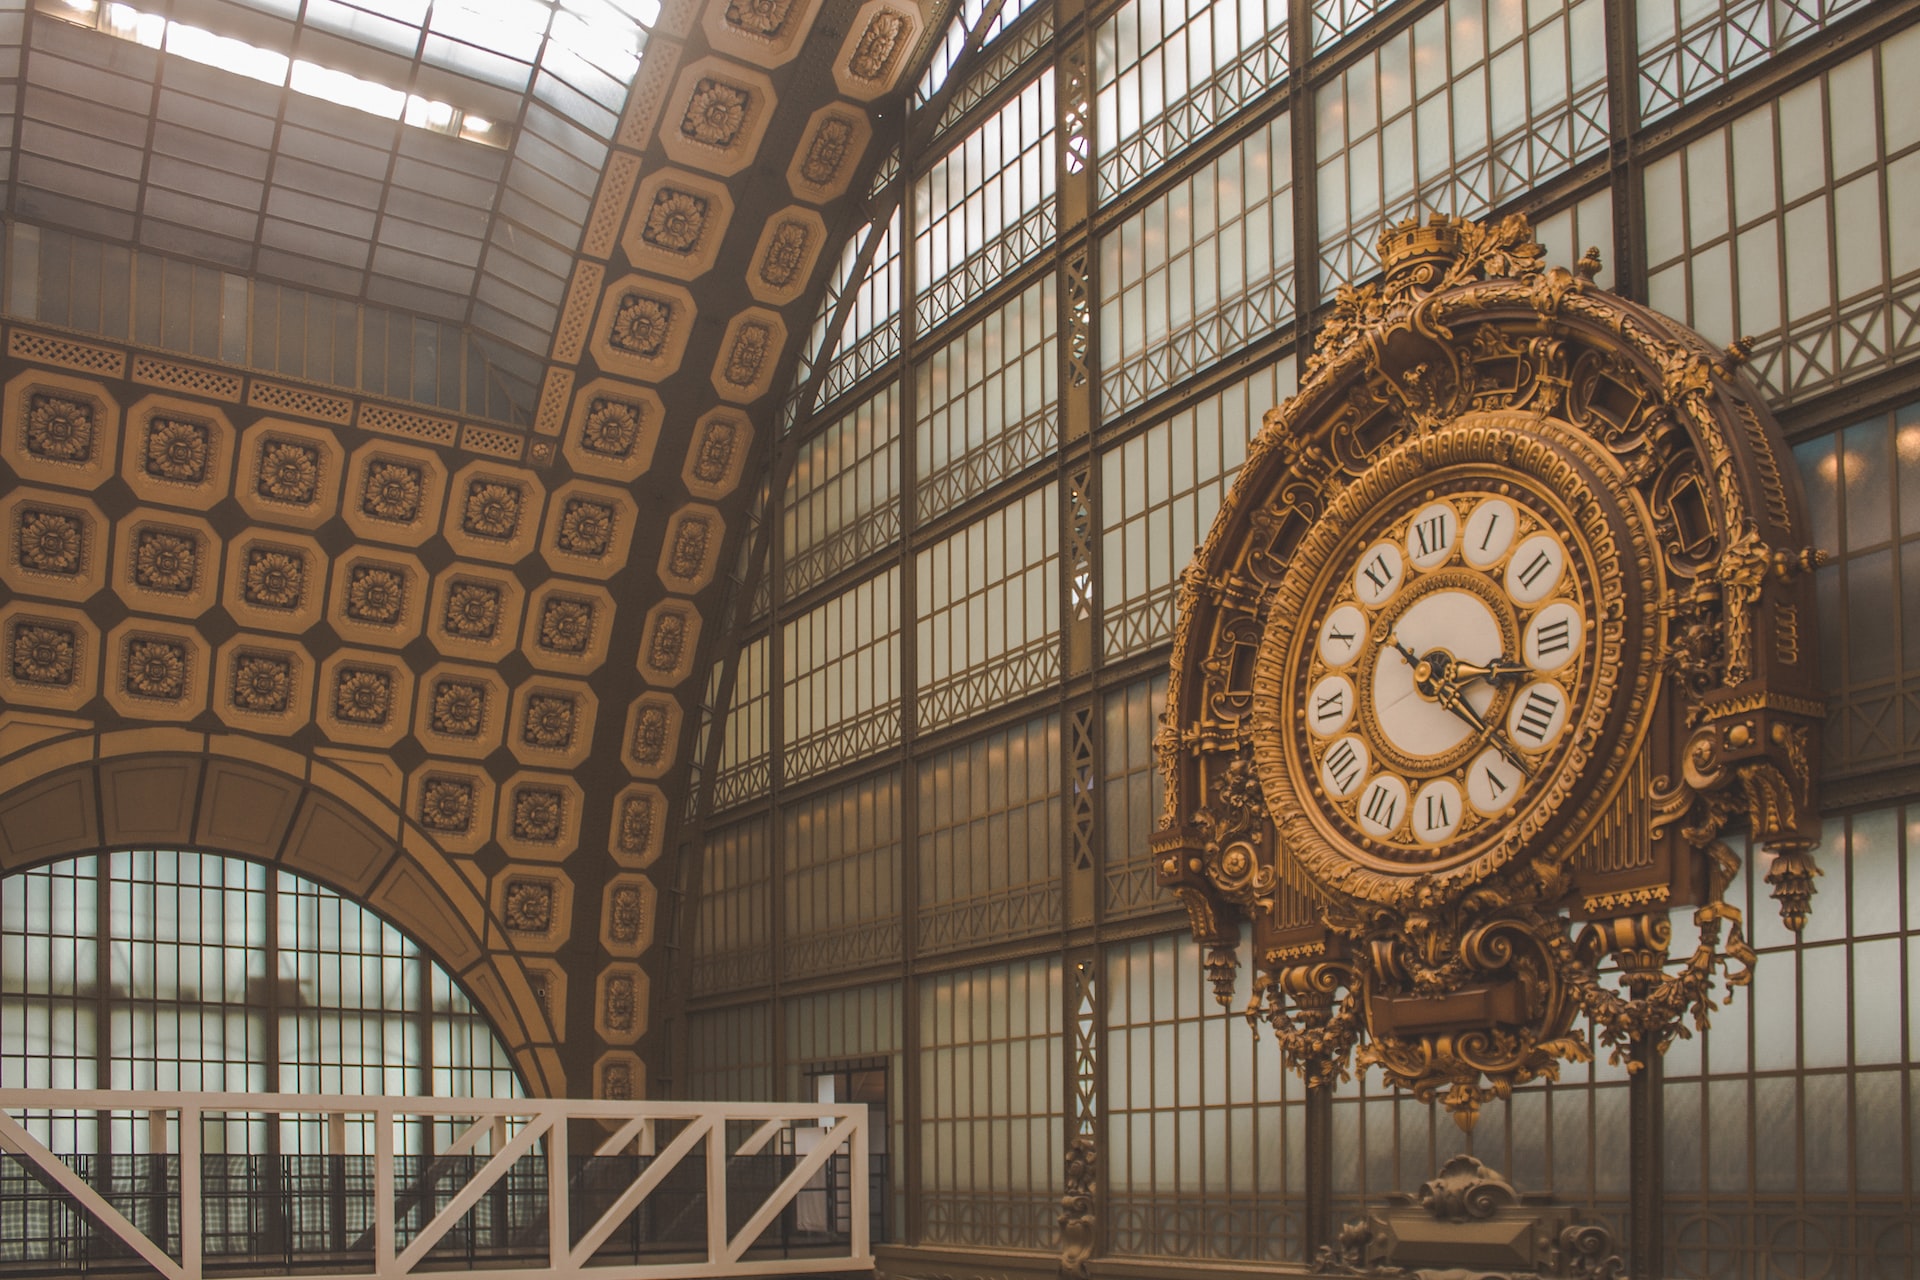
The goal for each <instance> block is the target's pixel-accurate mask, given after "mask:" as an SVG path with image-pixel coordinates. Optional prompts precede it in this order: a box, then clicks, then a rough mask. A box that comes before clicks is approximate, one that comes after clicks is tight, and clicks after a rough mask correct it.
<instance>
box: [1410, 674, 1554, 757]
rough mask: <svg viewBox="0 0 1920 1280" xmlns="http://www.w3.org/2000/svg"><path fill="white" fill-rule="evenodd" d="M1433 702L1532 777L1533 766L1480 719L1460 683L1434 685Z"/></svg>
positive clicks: (1455, 681) (1450, 682) (1454, 681)
mask: <svg viewBox="0 0 1920 1280" xmlns="http://www.w3.org/2000/svg"><path fill="white" fill-rule="evenodd" d="M1456 669H1457V668H1456ZM1433 700H1434V701H1435V702H1438V703H1439V704H1440V705H1441V706H1443V707H1445V708H1446V709H1447V710H1448V711H1451V712H1452V713H1453V714H1454V715H1456V716H1458V717H1460V719H1462V720H1464V721H1466V722H1467V723H1468V724H1470V725H1472V726H1473V728H1474V731H1475V732H1476V733H1480V734H1483V735H1485V737H1486V739H1487V741H1489V742H1491V743H1492V744H1493V749H1494V750H1495V751H1498V752H1499V753H1500V754H1501V755H1502V756H1505V757H1506V760H1507V763H1508V764H1510V765H1512V766H1513V767H1514V768H1516V769H1518V770H1519V771H1520V773H1521V775H1522V776H1524V777H1528V778H1531V777H1532V776H1533V766H1532V765H1530V764H1528V763H1527V761H1526V758H1525V757H1524V756H1522V755H1521V754H1520V753H1519V752H1518V751H1517V750H1515V749H1514V746H1513V744H1512V743H1510V742H1508V741H1507V739H1506V737H1505V735H1503V734H1499V733H1495V732H1494V731H1493V729H1492V727H1491V726H1489V725H1488V724H1487V722H1486V721H1485V720H1483V719H1482V718H1481V716H1480V713H1479V712H1478V711H1475V710H1474V709H1473V707H1472V706H1471V705H1469V704H1468V702H1467V700H1466V698H1465V697H1463V696H1462V695H1461V693H1460V682H1459V681H1458V680H1448V681H1445V682H1444V683H1436V686H1435V688H1434V691H1433Z"/></svg>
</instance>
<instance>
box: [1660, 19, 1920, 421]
mask: <svg viewBox="0 0 1920 1280" xmlns="http://www.w3.org/2000/svg"><path fill="white" fill-rule="evenodd" d="M1917 63H1920V30H1913V29H1909V30H1908V31H1906V32H1904V33H1902V34H1901V35H1898V36H1896V37H1894V38H1893V39H1891V40H1888V41H1887V42H1886V43H1885V44H1884V45H1882V46H1881V47H1880V48H1878V49H1870V50H1867V51H1866V52H1864V53H1860V54H1857V55H1855V56H1854V57H1852V58H1849V59H1848V60H1847V61H1845V62H1842V63H1840V64H1839V65H1838V66H1836V67H1834V68H1833V69H1832V70H1831V71H1828V72H1827V73H1826V74H1825V75H1823V76H1818V77H1816V78H1814V79H1811V80H1808V81H1807V82H1806V83H1804V84H1802V85H1799V86H1797V87H1795V88H1793V89H1791V90H1788V91H1787V92H1786V93H1783V94H1782V95H1780V97H1779V98H1778V99H1776V100H1775V101H1772V102H1769V103H1767V104H1766V105H1764V106H1761V107H1758V108H1756V109H1754V110H1752V111H1749V112H1746V113H1745V114H1743V115H1741V116H1740V117H1738V118H1737V119H1735V120H1734V121H1733V123H1732V124H1730V125H1728V126H1726V127H1725V128H1722V129H1717V130H1715V131H1713V132H1712V133H1710V134H1708V135H1706V136H1705V137H1703V138H1700V139H1698V140H1696V141H1694V142H1692V143H1690V144H1689V145H1688V146H1687V147H1685V148H1684V149H1682V150H1678V151H1675V152H1673V153H1672V154H1670V155H1668V156H1665V157H1664V158H1662V159H1661V160H1659V161H1657V162H1655V163H1654V164H1652V165H1649V166H1648V168H1647V175H1646V208H1647V263H1648V278H1647V296H1648V300H1649V301H1650V302H1651V303H1652V304H1653V305H1654V306H1655V307H1657V308H1659V309H1661V310H1663V311H1666V312H1667V313H1669V314H1671V315H1675V316H1678V317H1680V318H1681V319H1684V320H1685V321H1686V322H1687V323H1688V324H1691V325H1693V326H1694V327H1695V328H1697V329H1699V330H1700V332H1702V333H1703V334H1705V335H1706V336H1707V337H1708V338H1710V339H1712V340H1713V341H1715V342H1731V341H1733V340H1734V339H1735V338H1737V337H1742V336H1748V337H1752V338H1754V339H1756V343H1755V346H1754V351H1753V357H1752V373H1753V376H1754V377H1755V378H1756V379H1757V380H1758V381H1759V382H1760V383H1761V384H1762V385H1763V387H1764V388H1765V389H1766V391H1767V394H1768V396H1769V397H1770V398H1771V399H1772V400H1773V401H1774V403H1776V404H1794V403H1799V402H1801V401H1803V400H1805V399H1806V398H1807V397H1808V396H1810V395H1812V394H1814V393H1817V392H1821V391H1826V390H1830V389H1831V388H1833V387H1834V386H1837V385H1839V384H1841V383H1844V382H1850V381H1856V380H1858V379H1859V378H1861V377H1864V376H1867V375H1870V374H1874V373H1878V372H1881V371H1883V370H1886V369H1890V368H1893V367H1894V366H1896V365H1897V364H1899V363H1900V362H1901V360H1902V359H1903V358H1909V357H1911V355H1912V354H1913V353H1914V352H1915V351H1920V243H1916V242H1915V237H1914V236H1913V234H1912V229H1911V222H1910V219H1908V218H1907V217H1906V215H1905V213H1904V210H1905V209H1906V208H1908V207H1910V206H1908V204H1907V203H1906V202H1907V199H1908V198H1909V197H1908V194H1907V193H1909V192H1920V113H1916V112H1915V111H1914V109H1913V105H1912V102H1911V100H1910V99H1911V95H1910V94H1908V93H1906V92H1905V91H1904V90H1903V89H1902V87H1901V85H1900V74H1901V70H1902V69H1903V68H1910V67H1912V66H1915V65H1916V64H1917ZM1876 125H1878V127H1877V128H1876V127H1875V126H1876ZM1843 228H1844V231H1843V230H1842V229H1843Z"/></svg>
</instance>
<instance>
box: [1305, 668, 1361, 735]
mask: <svg viewBox="0 0 1920 1280" xmlns="http://www.w3.org/2000/svg"><path fill="white" fill-rule="evenodd" d="M1354 706H1355V698H1354V693H1353V681H1351V680H1349V679H1347V678H1346V677H1345V676H1328V677H1326V678H1325V679H1324V680H1322V681H1320V683H1319V684H1316V685H1314V686H1313V692H1311V693H1309V694H1308V695H1307V728H1309V729H1311V730H1313V732H1314V733H1315V734H1316V735H1318V736H1319V737H1322V738H1331V737H1332V736H1333V735H1334V734H1336V733H1339V732H1341V731H1343V730H1344V729H1345V728H1346V727H1347V726H1348V725H1349V724H1351V723H1352V722H1353V711H1354Z"/></svg>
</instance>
